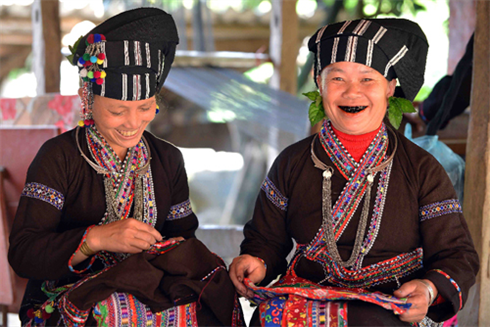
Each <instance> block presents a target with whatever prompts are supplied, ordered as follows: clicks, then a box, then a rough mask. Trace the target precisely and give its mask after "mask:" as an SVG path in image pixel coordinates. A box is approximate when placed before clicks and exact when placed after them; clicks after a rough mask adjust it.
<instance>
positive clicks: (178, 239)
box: [168, 236, 185, 242]
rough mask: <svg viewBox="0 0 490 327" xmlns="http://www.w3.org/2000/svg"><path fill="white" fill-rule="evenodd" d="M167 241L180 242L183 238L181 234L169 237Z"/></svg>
mask: <svg viewBox="0 0 490 327" xmlns="http://www.w3.org/2000/svg"><path fill="white" fill-rule="evenodd" d="M168 241H177V242H182V241H185V238H183V237H182V236H177V237H172V238H169V239H168Z"/></svg>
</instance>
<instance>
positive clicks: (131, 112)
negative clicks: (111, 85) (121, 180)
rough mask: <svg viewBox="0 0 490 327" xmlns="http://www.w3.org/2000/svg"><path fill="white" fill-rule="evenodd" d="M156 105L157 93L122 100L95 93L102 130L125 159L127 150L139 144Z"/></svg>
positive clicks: (96, 114) (94, 113)
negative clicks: (147, 96)
mask: <svg viewBox="0 0 490 327" xmlns="http://www.w3.org/2000/svg"><path fill="white" fill-rule="evenodd" d="M80 93H81V91H80ZM156 107H157V105H156V100H155V97H151V98H149V99H145V100H139V101H121V100H117V99H111V98H106V97H101V96H98V95H95V96H94V103H93V109H92V117H93V120H94V122H95V125H96V127H97V129H98V130H99V132H100V134H102V136H103V137H104V138H105V140H106V141H107V143H109V145H110V146H111V147H112V149H113V150H114V151H115V152H116V153H117V155H118V156H119V158H120V159H121V160H123V159H124V157H126V153H127V150H128V149H129V148H132V147H134V146H136V144H137V143H138V142H139V141H140V140H141V136H142V135H143V132H144V131H145V128H146V126H148V124H149V123H150V122H151V121H152V120H153V118H155V113H156Z"/></svg>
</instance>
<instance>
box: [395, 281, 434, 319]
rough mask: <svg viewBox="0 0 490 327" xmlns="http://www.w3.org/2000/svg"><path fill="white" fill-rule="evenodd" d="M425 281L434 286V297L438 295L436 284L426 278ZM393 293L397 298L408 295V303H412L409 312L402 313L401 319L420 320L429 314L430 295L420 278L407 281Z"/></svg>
mask: <svg viewBox="0 0 490 327" xmlns="http://www.w3.org/2000/svg"><path fill="white" fill-rule="evenodd" d="M424 281H425V282H427V283H429V285H431V286H432V288H433V289H434V293H435V294H434V297H437V289H436V287H435V286H434V284H433V283H432V282H431V281H430V280H428V279H424ZM393 295H395V296H396V297H397V298H402V297H408V300H407V303H411V304H412V306H411V307H410V309H409V310H408V311H407V312H405V313H404V314H402V315H400V320H401V321H406V322H420V321H422V319H424V317H425V316H426V315H427V312H428V311H429V298H430V295H429V290H428V289H427V286H426V285H425V284H424V283H422V282H421V281H420V280H418V279H414V280H411V281H409V282H406V283H405V284H403V285H402V286H401V287H400V288H399V289H398V290H396V291H395V292H394V293H393ZM433 300H434V299H433Z"/></svg>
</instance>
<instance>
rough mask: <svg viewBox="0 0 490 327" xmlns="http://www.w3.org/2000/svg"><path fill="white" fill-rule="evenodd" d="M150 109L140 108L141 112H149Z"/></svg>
mask: <svg viewBox="0 0 490 327" xmlns="http://www.w3.org/2000/svg"><path fill="white" fill-rule="evenodd" d="M150 109H151V107H148V108H141V111H148V110H150Z"/></svg>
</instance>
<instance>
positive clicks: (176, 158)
mask: <svg viewBox="0 0 490 327" xmlns="http://www.w3.org/2000/svg"><path fill="white" fill-rule="evenodd" d="M143 136H144V137H145V139H146V141H147V142H148V145H149V146H150V149H151V151H152V154H151V156H152V157H155V156H157V157H158V158H159V159H160V161H162V162H164V163H168V162H170V163H180V162H183V160H184V159H183V157H182V152H181V151H180V150H179V148H177V147H176V146H175V145H174V144H172V143H170V142H168V141H165V140H163V139H161V138H158V137H156V136H155V135H153V134H152V133H150V132H148V131H145V132H144V134H143Z"/></svg>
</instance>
